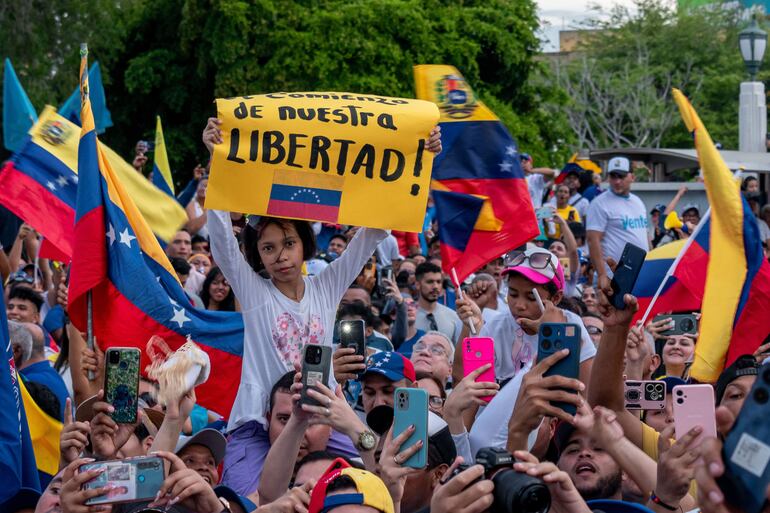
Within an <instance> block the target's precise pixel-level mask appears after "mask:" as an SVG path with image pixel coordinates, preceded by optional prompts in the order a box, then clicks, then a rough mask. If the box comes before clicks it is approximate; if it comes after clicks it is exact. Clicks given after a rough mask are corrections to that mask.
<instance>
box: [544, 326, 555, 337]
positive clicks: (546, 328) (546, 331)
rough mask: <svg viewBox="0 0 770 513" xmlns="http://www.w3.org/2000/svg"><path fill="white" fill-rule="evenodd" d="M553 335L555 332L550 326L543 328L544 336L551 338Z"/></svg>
mask: <svg viewBox="0 0 770 513" xmlns="http://www.w3.org/2000/svg"><path fill="white" fill-rule="evenodd" d="M552 333H553V330H552V329H551V327H550V326H543V336H546V337H550V336H551V334H552Z"/></svg>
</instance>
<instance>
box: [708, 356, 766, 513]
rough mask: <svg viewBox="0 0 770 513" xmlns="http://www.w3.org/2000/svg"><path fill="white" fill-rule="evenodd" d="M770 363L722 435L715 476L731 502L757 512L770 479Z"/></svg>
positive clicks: (761, 506) (763, 504) (753, 512)
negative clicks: (719, 465)
mask: <svg viewBox="0 0 770 513" xmlns="http://www.w3.org/2000/svg"><path fill="white" fill-rule="evenodd" d="M768 400H770V365H764V366H763V367H762V368H761V369H760V371H759V375H758V376H757V379H756V381H754V386H753V387H752V388H751V392H750V393H749V395H748V396H747V397H746V400H745V401H744V402H743V407H742V408H741V411H740V413H739V414H738V418H737V419H736V420H735V424H734V425H733V429H732V430H731V431H730V433H728V434H727V437H725V443H724V447H723V449H722V460H723V462H724V465H725V472H724V474H723V475H722V477H720V478H719V479H717V483H718V484H719V488H721V490H722V492H724V494H725V499H726V500H727V502H729V503H730V504H731V505H733V506H735V507H736V508H738V509H740V510H741V511H743V512H745V513H759V512H760V511H762V510H763V509H764V507H765V505H766V503H767V499H766V496H765V490H767V485H768V483H770V465H768V463H770V424H768V422H767V411H768V408H770V403H769V402H768Z"/></svg>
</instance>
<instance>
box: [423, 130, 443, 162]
mask: <svg viewBox="0 0 770 513" xmlns="http://www.w3.org/2000/svg"><path fill="white" fill-rule="evenodd" d="M425 149H426V150H428V151H430V152H432V153H435V154H436V155H438V154H439V153H441V127H440V126H438V125H436V126H434V127H433V130H431V131H430V136H428V140H427V141H426V142H425Z"/></svg>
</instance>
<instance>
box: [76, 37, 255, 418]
mask: <svg viewBox="0 0 770 513" xmlns="http://www.w3.org/2000/svg"><path fill="white" fill-rule="evenodd" d="M83 53H84V55H83V58H82V62H81V70H80V71H81V91H82V95H83V105H82V116H81V119H82V120H83V129H82V132H81V136H80V145H79V149H78V151H79V155H78V162H79V165H80V183H79V186H78V196H77V214H76V221H75V222H76V224H75V245H74V253H73V258H72V267H71V278H70V279H71V281H70V292H69V299H70V301H69V313H70V317H71V319H72V321H73V323H74V324H75V325H76V326H78V327H79V328H80V329H81V330H85V327H86V318H87V294H88V292H91V293H92V295H93V309H94V315H93V320H94V334H95V336H96V338H97V340H98V341H99V342H100V345H101V346H102V348H103V349H106V348H108V347H113V346H128V347H138V348H140V349H142V350H143V354H142V366H141V367H142V368H143V369H144V368H145V367H146V366H147V365H148V364H149V363H150V362H149V359H148V357H147V355H146V354H145V352H144V349H145V347H146V344H147V341H148V340H149V339H150V337H151V336H152V335H158V336H160V337H161V338H163V339H164V340H165V341H166V342H167V343H168V345H169V346H170V347H171V348H172V349H176V348H178V347H179V346H181V345H182V344H183V343H184V342H185V340H186V337H188V336H189V337H190V338H191V339H192V340H193V341H194V342H196V343H198V345H200V347H201V349H203V350H204V351H206V352H207V353H208V355H209V357H210V359H211V366H212V369H211V377H210V378H209V380H208V382H207V383H205V384H204V385H201V386H200V387H198V388H197V390H196V392H197V395H198V399H199V403H200V404H201V405H203V406H205V407H206V408H209V409H211V410H214V411H216V412H218V413H220V414H222V415H225V416H227V415H229V413H230V408H231V407H232V403H233V401H234V399H235V393H236V391H237V388H238V383H239V381H240V376H241V359H242V355H243V318H242V316H241V315H240V313H235V312H213V311H207V310H199V309H196V308H194V307H193V306H192V305H191V304H190V301H189V299H188V298H187V296H186V295H185V293H184V290H183V289H182V287H181V285H180V283H179V281H178V279H177V277H176V274H175V273H174V270H173V268H172V267H171V264H170V263H169V261H168V258H167V257H166V255H165V253H164V252H163V250H162V249H161V247H160V245H159V243H158V241H157V239H156V238H155V236H154V235H153V233H152V231H151V230H150V228H149V226H148V225H147V223H146V222H145V220H144V218H143V217H142V214H141V213H140V212H139V210H138V209H137V207H136V205H135V204H134V202H133V200H132V198H131V195H130V194H129V192H128V190H127V188H126V187H124V185H123V183H122V182H121V180H120V179H119V178H118V176H117V174H116V173H115V171H114V170H113V168H112V166H111V164H110V161H109V160H108V159H107V158H106V157H105V153H104V147H103V146H102V145H101V143H100V142H99V140H98V139H97V137H96V131H95V130H94V124H93V118H92V116H91V111H90V107H91V106H90V104H89V99H88V74H87V72H86V55H85V52H83Z"/></svg>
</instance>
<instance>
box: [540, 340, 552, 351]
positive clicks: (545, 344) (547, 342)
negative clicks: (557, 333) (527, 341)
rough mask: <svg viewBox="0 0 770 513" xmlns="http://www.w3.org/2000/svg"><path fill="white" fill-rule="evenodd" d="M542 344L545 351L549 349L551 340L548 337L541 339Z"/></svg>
mask: <svg viewBox="0 0 770 513" xmlns="http://www.w3.org/2000/svg"><path fill="white" fill-rule="evenodd" d="M542 346H543V350H545V351H548V350H550V349H551V341H550V340H548V339H545V340H543V343H542Z"/></svg>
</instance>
